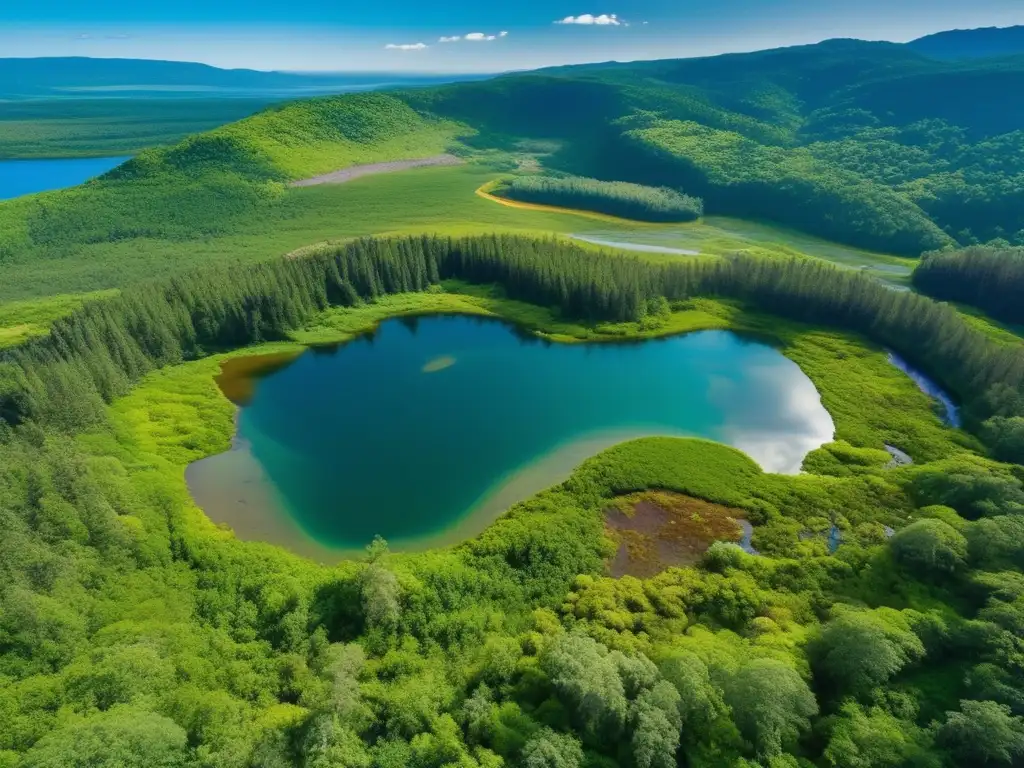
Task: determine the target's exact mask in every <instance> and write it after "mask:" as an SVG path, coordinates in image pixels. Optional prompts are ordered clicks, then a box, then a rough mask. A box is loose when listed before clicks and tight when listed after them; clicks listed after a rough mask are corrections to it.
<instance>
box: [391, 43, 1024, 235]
mask: <svg viewBox="0 0 1024 768" xmlns="http://www.w3.org/2000/svg"><path fill="white" fill-rule="evenodd" d="M1022 94H1024V60H1005V61H990V62H968V63H949V62H940V61H936V60H933V59H929V58H926V57H924V56H922V55H920V54H918V53H915V52H914V51H912V50H910V49H908V48H907V47H905V46H900V45H894V44H890V43H865V42H860V41H854V40H834V41H828V42H825V43H821V44H820V45H814V46H804V47H797V48H787V49H779V50H772V51H763V52H759V53H751V54H734V55H726V56H717V57H712V58H706V59H684V60H678V61H656V62H639V63H631V64H601V65H587V66H580V67H564V68H559V69H553V70H545V71H542V72H539V73H536V74H528V75H515V76H509V77H504V78H498V79H496V80H493V81H489V82H485V83H473V84H463V85H454V86H451V87H447V88H443V89H438V90H434V91H428V92H423V93H416V94H410V96H409V99H410V101H411V103H413V104H414V105H416V106H418V107H420V108H422V109H427V110H431V111H435V112H437V113H440V114H445V115H450V116H452V117H455V118H457V119H459V120H462V121H465V122H467V123H469V124H471V125H474V126H476V127H479V128H481V130H482V131H483V132H484V136H483V137H482V138H481V140H482V141H486V139H487V137H488V136H491V137H492V138H494V139H495V140H497V139H499V138H500V137H501V136H519V135H526V136H532V137H547V138H557V139H560V140H561V141H562V142H563V149H562V151H561V152H559V153H557V154H556V155H555V156H554V157H552V158H550V159H549V160H548V162H549V163H550V165H551V166H552V167H555V168H557V169H560V170H566V171H570V172H573V173H578V174H582V175H591V176H597V177H599V178H605V179H615V180H625V181H634V182H639V183H644V184H651V185H655V186H670V187H678V188H683V189H684V190H685V191H686V192H687V193H689V194H694V195H697V196H700V197H702V198H704V200H705V202H706V203H707V211H708V213H712V214H723V213H727V214H735V215H741V216H752V217H759V218H766V219H770V220H774V221H778V222H782V223H785V224H789V225H792V226H794V227H798V228H800V229H803V230H805V231H808V232H812V233H815V234H819V235H822V236H825V237H829V238H832V239H836V240H841V241H843V242H847V243H851V244H856V245H861V246H864V247H870V248H877V249H882V250H889V251H894V252H898V253H903V254H908V255H918V254H920V253H921V252H922V251H925V250H931V249H935V248H939V247H943V246H945V245H950V244H953V243H960V244H963V245H969V244H974V243H978V242H986V241H989V240H992V239H996V238H1005V239H1007V240H1010V241H1013V242H1024V217H1022V213H1021V211H1024V205H1021V201H1022V199H1024V197H1022V196H1024V160H1022V158H1024V152H1022V148H1024V133H1022V132H1021V130H1020V126H1021V125H1024V95H1022Z"/></svg>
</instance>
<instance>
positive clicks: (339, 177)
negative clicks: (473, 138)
mask: <svg viewBox="0 0 1024 768" xmlns="http://www.w3.org/2000/svg"><path fill="white" fill-rule="evenodd" d="M463 162H464V161H463V160H462V159H461V158H459V157H456V156H455V155H448V154H444V155H434V156H433V157H421V158H420V159H418V160H392V161H390V162H387V163H370V164H368V165H352V166H349V167H348V168H342V169H341V170H340V171H333V172H332V173H325V174H324V175H323V176H314V177H313V178H311V179H302V180H300V181H293V182H292V183H291V184H289V185H288V186H290V187H313V186H316V185H317V184H344V183H345V182H346V181H352V179H358V178H359V177H360V176H372V175H373V174H376V173H392V172H394V171H405V170H408V169H410V168H423V167H426V166H429V165H461V164H462V163H463Z"/></svg>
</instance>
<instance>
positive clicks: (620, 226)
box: [0, 164, 905, 302]
mask: <svg viewBox="0 0 1024 768" xmlns="http://www.w3.org/2000/svg"><path fill="white" fill-rule="evenodd" d="M494 175H495V174H494V172H493V171H491V170H490V169H488V168H487V167H486V166H481V165H476V164H469V165H467V166H460V167H439V168H421V169H416V170H411V171H405V172H401V173H393V174H382V175H379V176H367V177H364V178H361V179H357V180H355V181H352V182H349V183H347V184H341V185H336V186H333V185H320V186H316V187H306V188H300V189H289V190H287V191H286V192H284V193H283V196H282V198H281V200H280V201H279V203H278V204H277V205H275V206H274V207H273V208H271V209H269V210H268V211H264V212H262V213H264V214H265V215H262V216H253V217H252V218H251V219H247V220H244V221H243V222H241V223H240V224H239V225H238V227H237V229H238V230H240V231H235V232H232V233H228V234H224V235H220V236H216V237H209V238H199V239H192V240H172V239H156V238H137V239H131V240H123V241H119V242H102V243H86V244H82V245H78V246H74V247H72V248H70V249H68V248H53V249H49V250H48V251H46V252H43V253H40V254H38V256H37V257H36V258H33V259H31V260H24V261H22V260H15V261H14V262H13V263H7V264H2V263H0V302H5V301H14V300H21V299H28V298H35V297H45V296H50V295H53V294H58V293H84V292H88V291H95V290H103V289H109V288H116V287H119V286H122V285H125V284H128V283H131V282H134V281H137V280H144V279H148V278H153V277H160V276H165V275H168V274H171V273H174V272H177V271H180V270H182V269H188V268H190V267H193V266H200V265H206V264H210V263H214V262H225V261H229V262H230V261H257V260H261V259H270V258H275V257H278V256H281V255H284V254H287V253H290V252H292V251H295V250H297V249H299V248H302V247H304V246H308V245H311V244H315V243H318V242H324V241H335V240H344V239H347V238H351V237H358V236H361V235H370V234H381V233H417V232H440V233H445V234H470V233H484V232H495V231H507V232H521V233H531V234H541V233H563V234H568V233H577V234H588V235H593V236H606V237H610V238H611V237H613V238H615V239H616V240H620V241H633V242H637V243H654V244H659V245H669V246H679V247H691V248H694V249H695V250H700V251H701V252H702V253H707V254H711V255H721V254H726V253H730V252H733V251H736V250H756V251H757V252H760V253H764V254H765V255H788V254H792V253H797V252H799V253H806V254H808V255H813V256H819V257H821V258H827V259H829V260H831V261H835V262H837V263H842V264H849V265H851V266H853V265H857V266H867V265H879V266H880V267H881V268H885V269H888V268H890V267H894V268H896V267H901V265H903V264H905V260H901V259H896V258H894V257H888V256H883V255H878V254H871V253H869V252H866V251H858V250H856V249H853V248H848V247H845V246H839V245H834V244H831V243H828V242H826V241H823V240H818V239H816V238H813V237H810V236H808V235H802V234H800V233H796V232H791V231H788V230H780V229H776V228H773V227H770V226H768V225H761V224H752V223H749V222H743V221H740V220H736V219H727V218H714V217H712V218H708V219H707V220H705V221H703V222H694V223H692V224H644V223H635V222H626V221H625V220H621V221H618V222H616V221H613V220H610V219H601V220H595V219H594V218H593V217H592V216H591V215H587V214H576V213H563V212H560V211H554V210H526V209H520V208H512V207H508V206H504V205H498V204H496V203H494V202H491V201H489V200H487V199H484V198H481V197H480V196H478V195H476V194H474V192H475V191H476V190H477V189H478V188H479V187H480V186H482V185H483V184H485V183H486V182H488V181H490V180H491V179H493V177H494ZM0 208H2V206H0ZM644 256H645V258H650V259H666V258H675V257H671V256H666V255H662V254H645V255H644Z"/></svg>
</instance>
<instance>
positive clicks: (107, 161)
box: [0, 157, 129, 200]
mask: <svg viewBox="0 0 1024 768" xmlns="http://www.w3.org/2000/svg"><path fill="white" fill-rule="evenodd" d="M128 159H129V158H127V157H81V158H79V157H76V158H62V159H54V160H0V200H10V199H11V198H12V197H21V196H22V195H30V194H32V193H34V192H46V191H48V190H51V189H64V188H65V187H74V186H76V185H78V184H81V183H82V182H84V181H88V180H89V179H92V178H95V177H96V176H100V175H101V174H104V173H106V172H107V171H109V170H111V169H112V168H116V167H117V166H119V165H120V164H121V163H123V162H124V161H125V160H128Z"/></svg>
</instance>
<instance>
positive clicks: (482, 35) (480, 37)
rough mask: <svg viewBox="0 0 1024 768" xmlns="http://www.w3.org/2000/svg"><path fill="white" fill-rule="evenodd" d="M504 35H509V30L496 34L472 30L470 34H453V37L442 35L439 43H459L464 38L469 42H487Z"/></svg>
mask: <svg viewBox="0 0 1024 768" xmlns="http://www.w3.org/2000/svg"><path fill="white" fill-rule="evenodd" d="M502 37H508V32H504V31H502V32H499V33H498V34H496V35H488V34H487V33H486V32H470V33H469V34H468V35H452V36H451V37H440V38H438V40H437V42H439V43H457V42H459V41H460V40H464V41H466V42H467V43H486V42H490V41H491V40H497V39H499V38H502Z"/></svg>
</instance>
